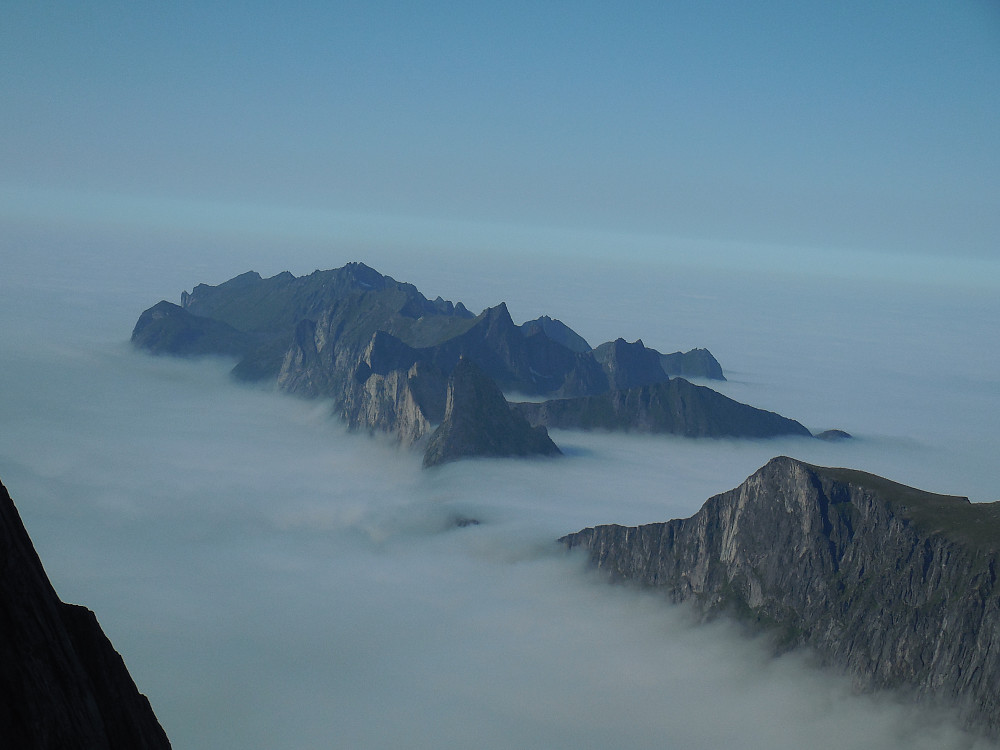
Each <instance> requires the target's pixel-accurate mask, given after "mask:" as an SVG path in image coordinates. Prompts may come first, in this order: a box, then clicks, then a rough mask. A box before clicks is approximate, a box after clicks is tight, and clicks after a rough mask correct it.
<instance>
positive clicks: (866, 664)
mask: <svg viewBox="0 0 1000 750" xmlns="http://www.w3.org/2000/svg"><path fill="white" fill-rule="evenodd" d="M560 541H562V542H563V543H564V544H566V545H567V546H569V547H574V548H575V547H579V548H582V549H584V550H586V551H587V553H588V554H589V555H590V559H591V561H592V562H593V564H594V565H596V566H597V567H598V568H599V569H601V570H603V571H605V572H606V573H607V574H608V575H609V577H610V578H612V579H613V580H616V581H629V582H634V583H636V584H640V585H642V586H648V587H653V588H655V589H657V590H659V591H662V592H663V594H664V595H665V596H666V597H667V598H668V599H670V600H672V601H677V602H679V601H690V602H692V603H694V605H695V606H696V607H697V608H699V609H700V610H701V611H702V612H703V613H704V614H705V616H707V617H708V616H713V615H715V614H717V613H729V614H733V615H736V616H737V617H739V618H740V619H742V620H743V621H744V622H746V623H748V624H750V625H751V626H753V627H756V628H759V629H764V630H767V631H769V632H770V633H771V634H772V636H773V638H774V641H773V642H774V644H775V646H776V648H778V649H779V650H784V649H788V648H791V647H795V646H800V645H801V646H808V647H810V648H811V649H813V650H814V651H815V652H816V653H818V654H819V655H820V656H821V657H822V658H823V660H824V661H825V662H826V663H828V664H830V665H834V666H837V667H840V668H844V669H846V670H848V671H849V672H850V673H851V674H852V675H853V677H854V678H855V680H856V682H857V684H858V685H860V686H862V687H865V688H870V689H878V688H897V689H903V690H906V691H908V692H909V693H912V694H913V695H914V696H915V697H917V698H919V699H923V700H927V701H929V702H931V703H935V704H940V705H945V706H949V707H952V708H955V709H957V710H958V711H959V712H960V714H961V716H962V717H963V718H964V720H965V721H966V722H967V723H968V724H969V725H970V726H975V727H979V728H981V729H982V728H985V731H987V732H988V733H990V734H993V735H996V734H1000V692H998V691H997V689H996V686H997V684H1000V587H998V585H997V571H998V567H1000V551H998V550H1000V503H990V504H976V505H973V504H971V503H969V501H968V499H966V498H961V497H951V496H946V495H935V494H932V493H928V492H922V491H920V490H916V489H913V488H911V487H906V486H904V485H900V484H896V483H895V482H891V481H888V480H886V479H883V478H881V477H877V476H874V475H872V474H866V473H864V472H860V471H853V470H848V469H827V468H821V467H817V466H811V465H808V464H805V463H802V462H799V461H796V460H793V459H790V458H784V457H781V458H776V459H773V460H772V461H770V462H769V463H768V464H767V465H766V466H764V467H763V468H761V469H760V470H758V471H757V472H756V473H754V474H753V475H752V476H751V477H749V478H748V479H747V480H746V481H745V482H744V483H743V484H742V485H740V486H739V487H737V488H736V489H734V490H730V491H729V492H725V493H723V494H721V495H716V496H715V497H713V498H711V499H710V500H708V501H707V502H706V503H705V505H704V506H703V507H702V509H701V510H700V511H699V512H698V513H697V514H695V515H694V516H692V517H691V518H687V519H683V520H674V521H669V522H667V523H656V524H648V525H645V526H639V527H634V528H625V527H622V526H598V527H596V528H590V529H585V530H583V531H580V532H578V533H576V534H570V535H569V536H566V537H563V539H561V540H560Z"/></svg>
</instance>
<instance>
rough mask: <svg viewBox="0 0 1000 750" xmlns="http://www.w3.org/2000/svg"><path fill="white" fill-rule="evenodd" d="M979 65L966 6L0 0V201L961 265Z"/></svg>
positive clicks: (994, 34)
mask: <svg viewBox="0 0 1000 750" xmlns="http://www.w3.org/2000/svg"><path fill="white" fill-rule="evenodd" d="M998 80H1000V6H998V5H997V4H996V3H995V2H990V1H987V0H955V1H954V2H947V3H941V2H931V1H930V0H918V1H916V2H884V3H874V4H873V3H868V2H840V3H827V4H815V3H813V4H803V3H795V2H782V1H779V0H768V1H766V2H759V3H752V4H751V3H734V2H687V1H686V0H682V1H681V2H674V3H652V2H650V3H646V2H637V3H626V4H624V5H615V6H613V7H612V6H610V5H608V4H606V3H590V2H575V3H563V2H551V3H503V4H490V3H446V2H438V3H421V4H419V5H418V4H413V3H368V2H366V3H344V2H332V3H308V2H302V3H291V4H284V5H282V6H280V7H279V6H275V5H273V4H271V3H256V2H251V3H244V4H241V5H240V6H239V7H238V8H237V7H236V6H232V5H229V4H224V3H187V2H179V3H171V4H169V5H168V6H163V5H162V4H156V5H154V4H150V3H122V2H93V3H86V4H83V5H77V6H74V7H72V8H67V7H65V5H64V4H60V3H46V2H20V1H18V0H15V2H12V3H8V4H7V6H6V8H5V17H4V23H3V25H2V26H0V94H2V96H3V100H4V112H3V115H2V117H0V190H2V191H3V192H2V193H0V197H2V201H0V204H2V205H3V207H4V214H5V216H6V217H7V218H9V219H10V218H12V219H25V218H28V217H31V218H33V219H34V220H43V221H48V222H50V223H52V222H57V221H63V220H65V219H66V217H68V216H73V217H79V216H84V217H86V218H87V219H88V220H89V221H92V222H99V223H102V224H105V225H111V226H122V225H124V226H135V225H136V224H138V225H141V226H146V227H151V228H156V227H162V226H163V225H167V226H171V227H174V228H177V227H178V225H187V226H190V227H191V228H192V229H193V230H195V231H201V232H205V231H211V232H214V233H222V234H226V235H229V236H236V235H239V234H240V233H241V232H243V233H245V234H253V235H256V236H260V235H270V236H272V237H274V238H275V239H277V238H281V237H286V238H287V237H292V238H298V239H299V240H304V239H306V238H308V239H312V240H317V241H320V240H326V241H330V242H333V241H340V242H343V241H345V240H356V239H357V238H358V237H359V236H364V237H369V238H370V237H372V236H376V237H380V238H383V240H384V241H386V242H394V243H395V242H398V241H399V238H400V237H401V236H402V237H411V238H412V237H414V236H415V235H416V236H419V237H423V238H427V240H433V241H435V242H437V243H438V244H448V243H452V242H456V241H460V242H462V243H463V244H465V245H466V247H467V248H469V250H473V251H474V250H476V249H477V248H480V250H481V247H480V246H481V245H482V244H483V243H484V242H488V238H490V237H496V236H497V235H511V234H513V235H515V236H516V237H517V238H518V242H517V244H518V246H519V248H518V249H520V250H522V251H523V252H542V251H545V250H546V249H548V248H549V247H550V246H552V245H560V244H561V245H569V246H572V247H573V248H574V251H575V252H580V251H581V249H583V250H585V251H588V252H592V253H598V254H600V253H602V252H610V251H611V250H609V248H610V247H612V246H613V247H615V248H617V249H616V250H615V251H616V252H618V253H619V254H621V255H629V256H632V257H636V258H640V259H645V258H648V257H650V256H654V255H671V254H676V253H677V252H679V251H678V250H677V249H676V245H677V244H678V243H684V246H685V247H688V248H691V247H693V248H695V249H693V250H690V252H692V253H695V254H696V255H698V256H701V257H711V258H719V259H720V262H721V263H723V264H725V263H732V262H733V258H734V256H735V257H738V258H743V260H742V261H741V262H744V263H746V264H748V265H750V266H760V265H763V266H768V267H771V266H774V267H778V266H781V265H783V264H787V263H789V262H796V263H800V264H804V265H806V266H810V265H812V264H814V263H815V264H818V266H819V267H820V269H821V270H823V269H824V265H825V264H827V265H828V264H829V261H828V260H824V259H828V258H829V257H830V256H831V255H834V254H835V253H836V252H837V251H853V252H855V253H858V252H861V253H876V254H878V253H881V254H886V253H889V254H894V255H893V262H894V263H896V264H897V265H903V266H905V265H907V264H908V263H909V262H910V261H911V259H912V258H914V257H916V256H919V258H918V260H917V261H915V262H918V263H920V262H923V260H921V258H923V257H924V256H932V257H938V258H941V257H944V258H947V259H948V260H949V262H950V265H951V266H952V268H953V269H955V268H958V267H959V266H961V268H962V272H964V273H965V275H966V276H967V277H969V278H976V277H979V276H981V275H982V263H983V261H996V259H997V237H998V236H1000V211H997V210H996V206H997V205H1000V179H998V177H997V175H1000V143H998V139H997V138H996V137H995V133H996V132H997V129H998V125H1000V87H998V86H997V85H996V83H997V81H998ZM691 243H695V244H693V245H692V244H691ZM697 243H701V244H697ZM727 243H728V244H727ZM766 248H769V249H770V250H769V251H765V249H766ZM509 250H510V248H509V247H508V248H507V251H509ZM568 252H573V251H568ZM790 257H791V258H792V259H794V260H792V261H790V260H789V258H790ZM963 261H975V262H973V263H971V265H969V264H966V265H962V262H963ZM279 270H280V269H279ZM309 270H311V269H309ZM925 270H926V272H927V273H929V274H934V273H937V270H936V269H925ZM953 272H955V271H953Z"/></svg>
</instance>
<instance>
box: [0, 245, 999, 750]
mask: <svg viewBox="0 0 1000 750" xmlns="http://www.w3.org/2000/svg"><path fill="white" fill-rule="evenodd" d="M29 239H30V238H29ZM8 241H9V240H8ZM25 242H26V245H25V247H28V246H31V247H32V248H34V249H38V250H39V251H42V254H41V255H38V254H36V255H33V256H31V257H30V258H29V257H28V256H25V255H20V254H19V255H18V256H17V257H16V259H15V261H14V262H13V263H12V266H11V271H10V273H9V274H8V275H7V276H6V278H5V279H4V280H3V281H2V282H0V284H2V287H0V313H2V316H3V320H4V321H5V325H4V326H3V328H2V330H0V351H3V368H2V370H0V394H2V396H0V423H2V424H3V425H4V429H3V431H2V433H0V478H2V479H3V481H4V482H5V484H7V486H8V488H9V489H10V491H11V493H12V495H13V497H14V499H15V502H17V504H18V506H19V508H20V510H21V513H22V515H23V517H24V519H25V522H26V525H27V527H28V530H29V533H30V534H31V535H32V538H33V539H34V541H35V543H36V546H37V548H38V551H39V554H40V556H41V557H42V560H43V562H44V564H45V565H46V568H47V570H48V572H49V574H50V576H51V577H52V579H53V582H54V584H55V586H56V589H57V590H58V592H59V594H60V596H61V597H62V598H63V599H64V600H67V601H74V602H80V603H83V604H86V605H87V606H89V607H91V608H92V609H94V610H95V611H96V612H97V615H98V617H99V619H100V621H101V623H102V625H103V626H104V628H105V630H106V632H107V633H108V635H109V637H110V638H111V639H112V641H113V642H114V643H115V645H116V646H117V647H118V649H119V650H120V651H122V653H123V655H124V657H125V660H126V663H127V664H128V665H129V668H130V670H131V671H132V674H133V676H134V677H135V679H136V682H137V683H138V685H139V686H140V689H141V690H143V691H144V692H146V693H147V694H148V695H149V696H150V698H151V700H152V703H153V706H154V708H155V710H156V711H157V714H158V716H159V717H160V719H161V721H162V723H163V724H164V726H165V728H166V730H167V732H168V734H169V736H170V737H171V740H172V741H173V743H174V744H175V746H177V747H190V748H226V747H232V748H237V747H238V748H269V749H273V748H301V747H322V746H341V747H389V746H398V747H413V748H419V747H483V748H508V747H514V746H521V747H529V748H532V747H537V748H561V747H566V748H588V747H592V748H606V747H609V746H616V747H636V748H638V747H649V746H652V745H654V744H655V745H656V746H661V747H675V748H717V747H727V746H728V747H733V746H740V747H746V748H793V747H795V748H798V747H803V746H809V747H818V748H822V747H831V748H833V747H836V748H887V749H888V748H901V747H907V748H927V749H928V750H929V749H930V748H940V747H946V746H947V747H974V746H976V747H978V746H982V747H986V745H985V744H984V743H980V745H976V744H975V743H974V742H973V741H972V740H969V739H968V738H963V736H962V735H961V734H960V733H959V732H958V731H957V730H955V729H954V728H952V727H950V726H949V725H948V723H947V721H940V720H939V718H940V717H937V716H928V715H927V714H926V712H922V711H919V712H918V711H916V710H914V709H913V708H912V707H908V706H906V705H904V704H901V703H899V702H898V701H896V700H895V699H894V698H893V697H892V696H879V697H874V698H873V697H870V696H857V695H854V694H852V692H851V689H850V686H849V684H848V683H847V682H846V681H845V680H843V679H842V678H840V677H838V676H835V675H831V674H829V673H827V672H822V671H819V670H817V669H815V668H814V667H812V666H810V664H809V662H808V658H807V657H805V656H803V655H792V656H789V657H785V658H782V659H779V660H770V659H768V658H767V657H766V656H765V654H764V652H763V650H762V649H761V648H760V646H759V644H757V643H756V642H754V641H752V640H748V639H745V638H743V637H742V636H739V635H737V634H735V633H734V632H732V631H731V629H730V628H728V627H727V626H726V625H724V624H719V625H713V626H710V627H701V626H693V625H692V624H691V623H690V622H689V621H688V618H687V613H686V611H685V610H684V609H683V608H675V607H670V606H668V605H666V604H664V603H663V602H661V601H659V600H657V599H656V598H655V597H654V596H649V595H643V594H640V593H637V592H634V591H630V590H624V589H618V588H614V587H610V586H606V585H605V584H603V583H601V582H599V581H597V580H594V579H593V578H592V577H591V576H589V575H588V573H587V571H586V570H584V569H583V567H582V564H581V562H580V561H579V560H578V559H576V558H575V557H572V556H566V555H564V554H563V553H562V552H561V551H560V550H559V548H558V547H557V546H556V545H555V544H554V542H553V540H554V539H555V538H556V537H558V536H559V535H561V534H564V533H567V532H569V531H575V530H577V529H579V528H581V527H583V526H588V525H593V524H596V523H607V522H616V523H624V524H636V523H644V522H650V521H662V520H666V519H669V518H674V517H678V516H686V515H689V514H691V513H693V512H694V511H696V510H697V508H698V507H699V506H700V505H701V503H702V502H703V501H704V500H705V499H706V498H708V497H709V496H710V495H712V494H714V493H716V492H721V491H723V490H726V489H729V488H731V487H733V486H735V485H736V484H738V483H739V482H740V481H742V480H743V479H744V478H745V477H746V476H747V475H748V474H750V473H751V472H752V471H754V470H755V469H756V468H757V467H758V466H760V465H761V464H763V463H764V462H766V461H767V459H769V458H771V457H772V456H774V455H778V454H787V455H793V456H795V457H797V458H801V459H804V460H807V461H812V462H815V463H820V464H826V465H846V466H853V467H857V468H863V469H867V470H871V471H875V472H877V473H880V474H884V475H886V476H889V477H890V478H892V479H895V480H898V481H902V482H904V483H908V484H912V485H915V486H919V487H922V488H924V489H929V490H935V491H941V492H950V493H957V494H967V495H970V496H971V497H973V499H975V500H994V499H997V498H998V497H1000V482H998V478H997V476H996V473H995V463H994V461H993V458H995V453H996V446H997V445H998V434H997V427H996V423H997V420H996V419H995V417H996V415H997V414H998V413H1000V388H998V382H997V375H996V373H997V372H1000V362H998V354H997V352H996V348H995V347H992V348H991V347H988V346H986V345H985V342H986V341H988V340H989V332H990V325H991V324H990V321H995V320H997V319H1000V309H998V308H1000V304H998V303H997V302H996V301H995V299H994V298H993V297H990V296H987V295H982V294H978V293H975V292H969V293H966V292H962V293H958V292H957V291H954V290H948V289H938V290H936V291H935V290H932V289H931V288H930V287H918V286H895V287H890V286H885V285H883V286H880V287H877V288H876V287H874V286H866V285H865V284H862V283H857V282H851V283H848V282H836V283H831V282H824V281H822V280H817V279H815V278H814V279H808V278H801V279H799V278H796V279H791V278H782V277H778V276H769V277H760V278H751V277H747V276H745V275H744V276H741V277H739V278H737V277H735V276H727V275H725V274H718V273H714V274H708V273H703V274H702V273H698V272H696V271H692V270H690V269H689V270H687V271H676V270H675V269H672V268H670V267H668V266H665V265H653V266H650V267H649V268H646V269H629V268H628V267H623V268H619V269H617V270H615V269H613V268H611V267H610V266H607V265H604V266H602V265H600V264H595V265H592V266H589V267H582V266H580V267H574V268H569V269H567V268H563V269H562V270H561V272H560V275H559V277H558V283H556V282H555V281H554V279H555V278H556V277H555V275H554V274H553V275H549V276H548V277H545V276H539V275H537V274H530V273H526V272H527V271H531V270H537V268H536V269H526V268H523V267H522V268H515V267H512V266H505V264H504V263H503V262H502V261H501V260H484V261H482V262H481V264H480V265H479V266H475V264H473V263H471V262H470V263H468V264H466V266H462V265H461V264H459V265H457V266H456V265H453V266H448V270H447V271H446V270H443V269H444V268H445V266H444V265H443V264H439V265H437V266H435V264H434V263H426V262H425V263H424V264H423V266H422V269H423V270H420V271H419V272H415V274H414V275H408V274H409V271H408V266H407V264H406V263H401V265H402V266H404V267H403V269H402V270H399V269H396V268H392V267H388V266H381V267H380V266H379V264H378V263H377V262H375V261H369V262H371V263H372V265H375V266H376V267H378V268H379V270H381V271H383V272H384V273H389V274H391V275H393V276H395V277H396V278H399V279H401V280H406V281H413V282H414V283H417V285H418V286H419V287H420V288H421V289H424V290H425V291H426V292H427V293H429V294H430V295H431V296H435V295H436V294H439V293H440V294H442V295H444V296H446V297H447V296H452V297H455V298H464V299H465V301H466V302H467V304H470V305H472V306H485V305H486V304H495V303H496V302H498V301H500V300H501V299H508V301H509V302H510V306H511V309H512V313H513V314H514V315H515V317H516V318H518V320H521V319H526V318H530V317H534V316H536V315H537V314H541V313H548V314H551V315H554V316H556V317H559V318H561V319H563V320H564V321H565V322H567V323H569V324H570V325H571V326H573V327H574V328H576V329H577V330H578V331H579V332H580V333H581V334H583V335H584V336H585V337H587V338H588V340H590V341H591V342H592V343H599V342H600V341H601V340H604V339H605V338H611V337H613V336H614V335H626V336H627V337H629V338H634V337H637V336H642V337H643V338H644V340H645V341H646V343H647V344H649V345H650V346H655V347H656V348H659V349H661V350H663V351H670V350H672V349H674V348H690V347H691V346H694V345H705V346H708V347H709V348H711V349H712V350H713V352H714V353H715V354H716V355H717V356H718V358H719V359H720V360H721V361H722V363H723V366H724V367H726V368H727V375H728V376H729V377H730V380H731V382H730V383H729V384H728V385H726V386H725V390H726V392H727V394H729V395H731V396H734V397H736V398H739V399H741V400H745V401H747V402H749V403H753V404H754V405H758V406H763V407H765V408H769V409H774V410H776V411H780V412H781V413H784V414H786V415H787V416H790V417H793V418H796V419H799V420H800V421H802V422H803V423H804V424H806V425H807V426H809V427H810V428H812V429H814V430H818V429H823V428H827V427H840V428H843V429H846V430H848V431H849V432H852V433H855V434H856V435H857V436H858V439H857V440H855V441H853V442H849V443H842V444H827V443H822V442H820V441H808V440H791V439H789V440H779V441H768V442H735V441H711V440H706V441H685V440H682V439H678V438H670V437H629V436H613V435H601V434H579V433H558V432H557V433H555V434H554V438H555V440H556V442H557V443H558V444H559V445H560V446H561V447H563V448H564V450H565V452H566V453H567V454H568V456H567V457H566V458H565V459H562V460H558V461H529V462H516V461H469V462H462V463H458V464H454V465H451V466H446V467H442V468H441V469H438V470H434V471H422V470H421V469H420V468H419V463H420V462H419V455H416V454H409V453H405V452H401V451H400V450H398V449H397V448H396V447H394V446H392V445H389V444H386V443H385V442H384V441H381V440H379V439H371V438H368V437H365V436H361V435H351V434H347V433H346V432H345V431H344V429H343V428H342V427H341V426H340V425H338V424H337V423H336V422H334V421H331V420H330V419H329V418H328V405H326V404H323V403H316V402H303V401H299V400H296V399H292V398H289V397H284V396H281V395H278V394H274V393H271V392H269V391H266V390H260V389H251V388H244V387H239V386H236V385H234V384H233V383H232V382H230V381H229V380H228V378H227V375H226V369H227V366H228V365H227V363H225V362H220V361H205V362H179V361H174V360H170V359H158V358H151V357H147V356H145V355H142V354H138V353H135V352H132V351H131V350H130V348H129V347H128V346H127V344H126V343H125V339H127V336H128V333H129V330H130V327H131V325H132V323H133V322H134V319H135V317H136V316H137V315H138V313H139V312H140V311H141V309H142V308H143V307H145V306H148V305H151V304H153V303H154V302H156V301H157V299H158V297H157V296H156V295H158V294H160V292H159V291H158V290H159V289H160V288H161V287H162V288H166V291H164V292H163V294H164V295H166V294H169V295H170V297H171V299H175V298H176V295H177V294H179V292H180V291H181V289H183V288H187V289H190V287H191V285H193V284H194V283H197V282H199V281H203V280H204V281H209V282H215V283H217V282H218V281H221V280H223V279H224V278H226V276H223V277H221V278H219V277H212V276H208V277H205V278H203V277H199V276H198V273H199V272H198V268H197V265H198V263H199V261H198V260H197V258H198V257H199V256H198V255H197V253H196V252H195V250H191V251H190V253H191V257H185V256H184V255H183V254H182V256H181V258H180V259H179V260H176V261H174V262H173V263H170V264H167V262H166V261H162V260H157V259H156V257H155V255H154V256H152V257H153V261H152V262H151V263H145V262H144V260H145V259H143V258H140V257H139V256H138V255H135V254H132V255H130V254H129V253H124V252H123V253H122V254H121V256H120V260H121V262H120V263H116V264H114V265H110V264H107V263H103V264H102V263H90V262H87V259H86V256H85V254H84V255H81V254H80V245H79V244H76V245H73V244H72V243H69V245H70V246H71V247H73V248H74V251H73V252H63V251H60V250H58V247H57V246H58V243H57V242H56V241H55V240H53V239H51V238H50V242H49V244H47V245H44V246H43V245H31V242H29V240H25ZM94 257H105V258H107V257H110V256H108V255H104V256H101V255H99V254H96V253H95V256H94ZM351 259H354V258H349V257H343V258H339V257H338V258H331V259H330V262H329V263H327V264H324V265H325V266H327V267H333V266H336V265H340V264H342V263H343V262H345V261H347V260H351ZM361 259H362V260H364V258H361ZM289 260H290V261H293V262H311V260H312V259H311V258H310V259H309V260H306V261H302V260H296V259H294V258H289ZM425 260H426V259H425ZM189 261H190V265H188V266H185V264H186V263H188V262H189ZM210 262H214V263H219V264H221V261H220V260H218V259H216V260H214V261H210ZM539 263H541V261H539ZM157 264H162V265H163V266H164V268H165V269H166V270H165V271H164V272H163V273H161V272H160V268H159V266H158V265H157ZM491 264H492V265H491ZM412 265H414V266H415V265H416V264H415V263H414V264H412ZM168 266H169V267H168ZM289 266H291V270H293V271H295V272H296V273H302V272H304V271H306V272H307V271H308V270H311V269H302V268H296V267H295V266H294V264H293V263H292V262H290V263H289ZM474 267H479V268H481V269H484V270H482V271H481V272H480V273H479V274H478V275H476V274H475V273H473V272H470V271H469V270H468V269H470V268H474ZM191 268H194V269H195V270H193V271H192V270H190V269H191ZM494 268H495V269H496V270H497V272H496V273H493V272H492V271H493V269H494ZM244 270H247V269H246V268H244V267H242V266H239V267H233V268H231V269H229V272H228V274H227V275H235V274H236V273H239V272H242V271H244ZM277 270H280V269H277ZM519 274H520V276H519ZM518 278H523V279H524V283H522V284H520V285H519V284H518V283H517V279H518ZM453 283H454V285H455V286H456V287H459V293H458V294H453V293H451V292H450V291H449V288H451V285H452V284H453ZM175 284H176V286H172V285H175ZM500 286H503V287H504V289H499V288H497V287H500ZM504 291H508V292H510V293H511V294H512V295H513V296H510V295H508V294H504ZM674 342H676V343H674ZM461 519H476V520H478V521H479V522H480V523H479V524H478V525H465V526H463V525H460V524H458V523H456V522H457V521H459V520H461Z"/></svg>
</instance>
